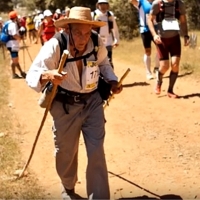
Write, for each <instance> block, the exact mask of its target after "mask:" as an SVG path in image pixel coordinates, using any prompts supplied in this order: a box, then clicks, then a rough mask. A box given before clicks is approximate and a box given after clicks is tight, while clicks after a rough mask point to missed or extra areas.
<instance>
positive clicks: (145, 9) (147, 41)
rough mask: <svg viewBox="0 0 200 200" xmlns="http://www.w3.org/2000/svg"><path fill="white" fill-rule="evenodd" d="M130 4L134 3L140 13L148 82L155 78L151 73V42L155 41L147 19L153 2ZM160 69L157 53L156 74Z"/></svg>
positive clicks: (137, 0)
mask: <svg viewBox="0 0 200 200" xmlns="http://www.w3.org/2000/svg"><path fill="white" fill-rule="evenodd" d="M129 2H130V3H132V4H133V6H134V7H136V8H137V9H138V11H139V23H140V34H141V38H142V43H143V47H144V56H143V61H144V65H145V68H146V78H147V80H151V79H153V78H154V77H153V75H152V71H151V50H152V48H151V42H154V41H153V37H152V35H151V32H150V30H149V27H148V24H147V17H148V14H149V12H150V9H151V6H152V2H153V0H130V1H129ZM158 67H159V58H158V54H157V53H156V55H155V68H154V72H156V70H158Z"/></svg>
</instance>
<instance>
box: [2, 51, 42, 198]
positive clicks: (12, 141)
mask: <svg viewBox="0 0 200 200" xmlns="http://www.w3.org/2000/svg"><path fill="white" fill-rule="evenodd" d="M1 56H2V54H1ZM2 60H3V58H2V57H0V61H1V62H0V63H1V64H0V85H1V87H0V133H1V134H2V133H4V134H5V136H3V137H0V199H38V198H40V199H41V198H44V195H43V194H44V193H43V191H42V190H41V189H40V186H39V185H38V183H37V180H36V179H35V177H31V176H29V177H24V178H22V179H21V180H15V178H16V177H14V176H13V173H14V172H15V170H16V169H21V168H22V167H23V166H22V162H21V153H20V148H19V146H18V145H19V144H18V140H17V138H18V137H19V135H20V134H21V132H19V127H14V126H13V121H14V120H15V123H16V119H15V117H14V115H13V112H12V108H11V107H10V106H9V89H10V86H9V78H8V77H9V75H8V72H7V70H5V62H4V65H3V64H2V63H3V62H2ZM31 174H32V173H31Z"/></svg>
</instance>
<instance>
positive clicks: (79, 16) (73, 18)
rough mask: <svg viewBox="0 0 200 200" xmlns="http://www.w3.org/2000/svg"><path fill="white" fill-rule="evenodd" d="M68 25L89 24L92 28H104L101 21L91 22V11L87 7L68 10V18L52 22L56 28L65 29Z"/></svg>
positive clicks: (103, 23)
mask: <svg viewBox="0 0 200 200" xmlns="http://www.w3.org/2000/svg"><path fill="white" fill-rule="evenodd" d="M68 24H89V25H92V26H93V27H101V26H105V25H106V23H105V22H102V21H94V20H92V16H91V10H90V8H87V7H73V8H71V9H70V13H69V17H68V18H64V19H59V20H57V21H55V22H54V25H55V26H56V27H60V28H65V27H66V26H67V25H68Z"/></svg>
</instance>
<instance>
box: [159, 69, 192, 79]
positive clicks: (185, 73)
mask: <svg viewBox="0 0 200 200" xmlns="http://www.w3.org/2000/svg"><path fill="white" fill-rule="evenodd" d="M192 74H193V71H190V72H184V73H183V74H179V75H178V78H182V77H185V76H189V75H192ZM163 78H169V76H164V77H163Z"/></svg>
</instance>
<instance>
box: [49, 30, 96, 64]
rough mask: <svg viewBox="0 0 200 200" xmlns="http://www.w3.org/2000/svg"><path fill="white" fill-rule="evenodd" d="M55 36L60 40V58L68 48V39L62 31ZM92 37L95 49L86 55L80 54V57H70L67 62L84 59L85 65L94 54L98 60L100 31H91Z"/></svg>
mask: <svg viewBox="0 0 200 200" xmlns="http://www.w3.org/2000/svg"><path fill="white" fill-rule="evenodd" d="M53 37H54V38H56V39H57V40H58V43H59V47H60V58H61V56H62V54H63V51H64V50H65V49H66V48H67V40H66V38H65V36H64V34H63V33H60V32H58V33H56V34H55V35H54V36H53ZM91 39H92V41H93V44H94V48H93V50H92V51H91V52H90V53H88V54H86V55H84V56H79V57H75V58H68V59H67V61H66V63H68V62H74V61H77V60H83V61H84V65H86V64H87V63H86V61H87V60H86V59H87V58H89V57H90V56H91V55H94V57H95V59H96V60H97V53H98V33H96V32H94V31H92V33H91ZM66 63H65V65H66ZM65 65H64V66H65Z"/></svg>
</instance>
